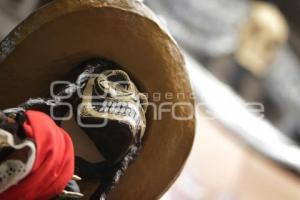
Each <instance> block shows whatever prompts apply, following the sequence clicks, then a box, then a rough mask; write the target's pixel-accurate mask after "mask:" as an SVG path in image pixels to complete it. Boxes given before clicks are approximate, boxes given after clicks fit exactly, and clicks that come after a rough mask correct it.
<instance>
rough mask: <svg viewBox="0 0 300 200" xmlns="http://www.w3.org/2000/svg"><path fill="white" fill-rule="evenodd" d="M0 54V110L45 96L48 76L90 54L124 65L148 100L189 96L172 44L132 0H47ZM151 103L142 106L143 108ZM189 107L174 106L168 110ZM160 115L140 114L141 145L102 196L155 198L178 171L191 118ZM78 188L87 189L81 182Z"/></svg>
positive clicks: (59, 75)
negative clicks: (144, 122)
mask: <svg viewBox="0 0 300 200" xmlns="http://www.w3.org/2000/svg"><path fill="white" fill-rule="evenodd" d="M0 57H2V63H1V64H0V85H1V86H0V93H1V98H0V108H1V109H3V108H7V107H13V106H16V105H18V104H19V103H21V102H23V101H25V100H26V99H28V98H29V97H41V96H44V95H47V94H48V92H49V87H50V83H51V82H52V81H54V80H62V79H63V78H64V77H66V75H67V74H69V73H70V72H71V71H72V70H74V67H76V66H78V64H79V63H81V62H82V61H85V60H88V59H90V58H95V57H103V58H107V59H110V60H112V61H114V62H116V63H118V64H120V65H121V66H124V68H125V70H126V71H127V72H128V73H129V74H130V75H131V76H132V77H134V79H135V80H137V81H138V82H139V83H140V84H141V85H142V87H143V89H144V92H147V93H148V94H149V98H150V101H153V99H152V98H151V97H152V94H155V93H160V94H161V98H162V99H161V100H160V102H163V101H164V95H165V94H170V93H173V95H174V96H175V95H177V94H181V95H178V96H180V98H174V99H172V100H166V101H168V102H172V103H177V102H182V101H183V100H184V101H186V102H192V100H189V99H188V98H189V97H190V96H189V95H190V94H191V87H190V83H189V81H188V78H187V75H186V72H185V69H184V60H183V57H182V55H181V53H180V50H179V48H178V47H177V45H176V43H175V42H174V40H173V39H172V38H171V37H170V36H169V35H168V34H167V33H166V32H165V31H164V30H163V28H162V27H161V26H160V25H159V24H158V22H157V20H156V19H155V17H154V15H153V13H152V12H151V11H150V10H149V9H148V8H147V7H146V6H145V5H144V4H143V3H142V2H141V1H137V0H132V1H131V0H120V1H111V0H102V1H100V0H99V1H95V0H85V1H79V0H56V1H53V2H52V3H50V4H48V5H47V6H45V7H43V8H41V9H39V10H38V11H37V12H35V13H34V14H32V15H31V16H30V17H29V18H27V19H26V20H25V21H24V22H23V23H22V24H20V25H19V26H18V27H17V28H15V29H14V30H13V31H12V32H11V33H10V34H9V35H8V37H6V39H4V40H3V41H2V42H1V43H0ZM0 59H1V58H0ZM182 94H185V96H184V98H182V97H183V95H182ZM187 99H188V100H187ZM156 105H158V103H156ZM153 110H154V109H153V106H150V109H149V111H148V113H153V112H152V111H153ZM192 112H193V111H192V110H191V109H186V108H183V107H180V108H179V109H177V110H176V116H177V117H186V116H189V115H190V114H191V113H192ZM162 116H163V118H162V120H153V116H152V114H148V119H147V123H148V127H147V132H146V138H145V141H144V147H143V149H142V152H141V154H140V156H139V157H138V159H137V160H136V162H135V163H134V164H133V165H132V166H130V168H129V170H128V171H127V173H126V174H125V176H124V177H122V178H121V182H120V184H118V185H117V187H116V188H115V190H113V191H112V193H111V194H110V196H109V199H122V200H126V199H128V200H129V199H130V200H132V199H143V200H147V199H149V200H153V199H157V198H158V197H159V196H160V195H161V194H163V192H164V191H165V190H166V189H167V188H168V187H169V186H170V185H171V183H172V182H173V181H174V179H175V178H176V177H177V176H178V174H179V172H180V171H181V169H182V167H183V165H184V163H185V161H186V159H187V156H188V154H189V152H190V149H191V146H192V143H193V138H194V127H195V124H194V119H190V120H188V121H187V120H185V121H180V120H175V119H174V118H173V117H172V116H171V113H163V115H162ZM83 190H84V191H83V193H87V192H91V191H88V190H89V188H87V187H84V186H83Z"/></svg>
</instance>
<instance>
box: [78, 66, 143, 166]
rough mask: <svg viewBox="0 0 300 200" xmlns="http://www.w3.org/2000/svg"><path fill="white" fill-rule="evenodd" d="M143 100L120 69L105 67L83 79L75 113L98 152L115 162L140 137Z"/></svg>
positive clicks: (141, 134) (141, 132)
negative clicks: (104, 69)
mask: <svg viewBox="0 0 300 200" xmlns="http://www.w3.org/2000/svg"><path fill="white" fill-rule="evenodd" d="M147 103H148V102H147V97H146V96H145V95H144V94H142V93H140V92H139V91H138V90H137V88H136V86H135V85H134V83H133V82H132V81H131V80H130V78H129V76H128V75H127V74H126V73H125V72H124V71H121V70H106V71H103V72H102V73H100V74H99V75H97V76H96V77H91V78H90V79H89V80H88V81H87V83H86V86H85V88H84V90H83V98H82V102H81V104H80V105H79V106H78V108H79V110H78V111H79V112H78V114H79V116H78V117H79V118H80V122H81V123H82V128H83V129H85V130H86V132H87V134H88V135H89V136H90V137H91V138H92V140H93V141H95V144H96V146H97V147H98V149H99V150H100V152H101V153H102V155H103V156H104V157H105V158H106V159H108V160H110V161H112V162H116V161H119V159H120V158H122V157H123V156H124V155H125V154H126V153H127V151H128V148H129V146H130V145H132V144H133V143H134V142H135V140H138V141H140V140H141V139H142V137H143V135H144V132H145V128H146V119H145V113H146V109H147ZM99 124H100V127H99ZM103 125H105V126H103ZM98 127H99V128H98ZM99 129H101V131H100V132H99ZM109 138H112V139H109Z"/></svg>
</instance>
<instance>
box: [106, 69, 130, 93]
mask: <svg viewBox="0 0 300 200" xmlns="http://www.w3.org/2000/svg"><path fill="white" fill-rule="evenodd" d="M107 80H108V81H111V82H114V83H116V84H115V86H116V87H117V88H118V89H120V90H125V91H128V90H129V88H130V86H131V84H130V81H129V79H128V77H127V76H126V75H125V74H123V73H115V74H112V75H111V76H108V77H107Z"/></svg>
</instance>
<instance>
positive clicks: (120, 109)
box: [98, 101, 139, 121]
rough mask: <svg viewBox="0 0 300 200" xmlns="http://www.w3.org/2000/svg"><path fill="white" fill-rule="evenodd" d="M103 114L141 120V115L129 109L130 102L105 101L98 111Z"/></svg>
mask: <svg viewBox="0 0 300 200" xmlns="http://www.w3.org/2000/svg"><path fill="white" fill-rule="evenodd" d="M98 111H99V112H102V113H111V114H118V115H125V116H129V117H130V118H131V119H133V120H134V121H138V120H139V115H137V114H136V111H135V110H134V109H132V108H130V107H129V103H128V102H119V103H117V102H113V101H104V102H103V103H102V105H101V106H99V109H98Z"/></svg>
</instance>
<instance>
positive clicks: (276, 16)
mask: <svg viewBox="0 0 300 200" xmlns="http://www.w3.org/2000/svg"><path fill="white" fill-rule="evenodd" d="M288 32H289V31H288V25H287V22H286V20H285V18H284V16H283V15H282V14H281V13H280V11H279V10H278V9H277V8H276V7H275V6H274V5H272V4H269V3H264V2H255V3H253V6H252V10H251V11H250V16H249V20H248V22H246V24H245V26H244V27H242V30H241V36H240V37H241V38H240V45H239V47H238V50H237V52H236V59H237V62H238V63H239V64H240V65H241V66H243V67H245V68H246V69H247V70H249V71H250V72H251V73H253V74H254V75H255V76H258V77H261V76H263V75H264V73H265V71H266V70H267V68H268V66H269V65H270V64H271V62H272V60H273V59H274V56H275V54H276V52H277V50H278V49H279V47H280V46H281V45H282V44H283V43H284V42H286V40H287V38H288Z"/></svg>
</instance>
